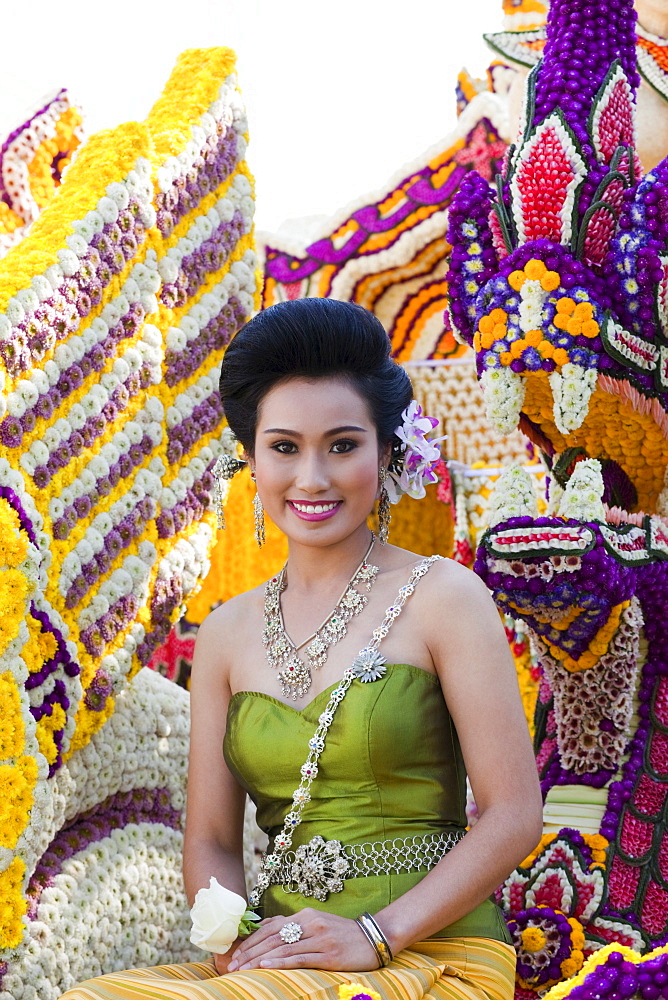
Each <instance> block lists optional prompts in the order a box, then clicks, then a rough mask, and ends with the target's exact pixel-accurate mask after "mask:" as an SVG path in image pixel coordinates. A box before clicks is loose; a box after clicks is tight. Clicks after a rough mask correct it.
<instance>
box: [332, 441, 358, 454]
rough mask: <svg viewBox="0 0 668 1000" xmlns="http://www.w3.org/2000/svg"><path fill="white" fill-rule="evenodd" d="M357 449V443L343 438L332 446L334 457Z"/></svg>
mask: <svg viewBox="0 0 668 1000" xmlns="http://www.w3.org/2000/svg"><path fill="white" fill-rule="evenodd" d="M355 448H357V441H350V440H349V439H348V438H344V439H342V440H341V441H335V442H334V444H333V445H332V451H333V452H334V454H335V455H345V454H347V452H349V451H353V450H354V449H355Z"/></svg>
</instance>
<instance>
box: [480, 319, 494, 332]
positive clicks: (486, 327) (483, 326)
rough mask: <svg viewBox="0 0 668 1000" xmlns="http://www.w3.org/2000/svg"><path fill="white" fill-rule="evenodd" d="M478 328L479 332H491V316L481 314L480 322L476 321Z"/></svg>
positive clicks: (492, 322) (492, 326) (492, 323)
mask: <svg viewBox="0 0 668 1000" xmlns="http://www.w3.org/2000/svg"><path fill="white" fill-rule="evenodd" d="M478 329H479V330H480V332H481V333H491V332H492V330H493V329H494V320H493V319H492V317H491V316H482V317H481V318H480V322H479V323H478Z"/></svg>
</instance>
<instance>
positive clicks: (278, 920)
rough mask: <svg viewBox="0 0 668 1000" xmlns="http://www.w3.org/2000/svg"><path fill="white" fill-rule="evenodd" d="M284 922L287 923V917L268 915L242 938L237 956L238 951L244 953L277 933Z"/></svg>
mask: <svg viewBox="0 0 668 1000" xmlns="http://www.w3.org/2000/svg"><path fill="white" fill-rule="evenodd" d="M283 923H285V917H267V918H266V919H265V920H263V921H262V922H261V923H260V924H259V926H258V928H257V930H255V931H253V933H252V934H249V935H248V936H247V937H245V938H242V939H241V941H240V943H239V944H238V945H237V950H236V952H235V958H236V954H237V952H238V953H239V954H241V955H244V954H245V953H246V952H247V951H248V950H249V948H255V947H257V946H258V945H259V944H261V943H262V942H263V941H266V939H267V938H268V937H270V936H271V935H272V934H276V933H277V932H278V930H279V928H280V927H282V925H283Z"/></svg>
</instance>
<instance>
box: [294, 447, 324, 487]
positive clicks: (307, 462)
mask: <svg viewBox="0 0 668 1000" xmlns="http://www.w3.org/2000/svg"><path fill="white" fill-rule="evenodd" d="M330 482H331V477H330V474H329V466H328V462H327V457H326V456H325V455H322V454H321V453H320V452H319V451H318V450H316V449H313V450H311V449H307V450H305V451H304V452H302V454H301V456H300V461H299V463H298V466H297V468H296V470H295V487H296V488H297V489H299V490H302V492H304V493H311V494H317V493H322V491H323V490H326V489H328V488H329V485H330Z"/></svg>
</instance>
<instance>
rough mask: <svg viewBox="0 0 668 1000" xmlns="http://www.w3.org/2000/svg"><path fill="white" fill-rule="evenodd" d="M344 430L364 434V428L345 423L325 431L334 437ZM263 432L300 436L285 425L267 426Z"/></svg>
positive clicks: (344, 431)
mask: <svg viewBox="0 0 668 1000" xmlns="http://www.w3.org/2000/svg"><path fill="white" fill-rule="evenodd" d="M346 431H348V432H349V431H357V432H359V433H360V434H366V428H364V427H356V426H355V425H354V424H350V425H346V426H344V427H334V428H333V430H331V431H327V436H328V437H334V436H335V435H336V434H344V433H346ZM264 433H265V434H288V435H289V436H290V437H296V438H299V437H302V435H301V434H300V433H299V432H298V431H290V430H286V428H285V427H268V428H267V430H266V431H265V432H264Z"/></svg>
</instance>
